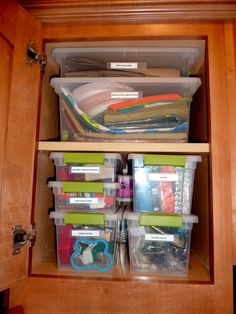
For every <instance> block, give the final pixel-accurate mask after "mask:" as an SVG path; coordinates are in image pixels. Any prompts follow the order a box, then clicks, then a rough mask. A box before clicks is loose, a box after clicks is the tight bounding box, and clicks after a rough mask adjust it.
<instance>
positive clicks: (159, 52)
mask: <svg viewBox="0 0 236 314" xmlns="http://www.w3.org/2000/svg"><path fill="white" fill-rule="evenodd" d="M52 57H53V58H54V59H55V61H56V62H57V63H58V64H59V65H60V68H61V76H77V77H78V76H89V75H90V76H95V75H96V76H99V75H100V76H108V75H110V76H119V75H120V76H122V75H123V76H124V75H127V74H126V73H125V72H131V74H132V73H134V74H136V75H145V74H146V75H150V76H152V75H158V76H161V75H162V76H175V75H181V76H187V75H189V74H190V73H191V69H192V68H193V67H194V65H195V64H196V63H197V62H199V57H200V51H199V48H196V47H175V46H174V47H165V46H162V47H161V46H159V47H155V46H149V47H148V46H145V47H142V46H136V47H128V46H126V47H77V48H54V49H53V50H52ZM150 69H151V70H153V69H155V70H157V69H158V70H159V71H143V70H150ZM131 74H130V75H131Z"/></svg>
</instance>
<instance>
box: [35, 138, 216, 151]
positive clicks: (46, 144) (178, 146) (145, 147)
mask: <svg viewBox="0 0 236 314" xmlns="http://www.w3.org/2000/svg"><path fill="white" fill-rule="evenodd" d="M38 150H39V151H68V150H70V151H101V152H105V151H110V152H117V151H121V152H163V153H164V152H169V153H172V152H173V153H209V152H210V145H209V143H151V142H102V143H101V142H51V141H40V142H38Z"/></svg>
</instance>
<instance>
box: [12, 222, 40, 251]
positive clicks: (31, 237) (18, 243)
mask: <svg viewBox="0 0 236 314" xmlns="http://www.w3.org/2000/svg"><path fill="white" fill-rule="evenodd" d="M35 241H36V230H35V224H32V225H30V230H29V232H26V231H25V230H24V229H22V226H21V225H16V226H15V227H14V228H13V245H12V255H16V254H19V253H20V250H21V248H22V247H23V246H24V245H25V244H27V245H28V246H29V247H31V246H33V245H34V244H35Z"/></svg>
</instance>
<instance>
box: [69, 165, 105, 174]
mask: <svg viewBox="0 0 236 314" xmlns="http://www.w3.org/2000/svg"><path fill="white" fill-rule="evenodd" d="M99 172H100V167H86V166H84V167H78V166H73V167H71V173H99Z"/></svg>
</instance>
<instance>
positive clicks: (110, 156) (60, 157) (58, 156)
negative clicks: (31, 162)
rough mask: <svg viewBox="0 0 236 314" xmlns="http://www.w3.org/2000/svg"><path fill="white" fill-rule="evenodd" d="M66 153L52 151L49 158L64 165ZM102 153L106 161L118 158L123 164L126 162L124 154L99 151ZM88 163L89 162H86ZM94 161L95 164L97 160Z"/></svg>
mask: <svg viewBox="0 0 236 314" xmlns="http://www.w3.org/2000/svg"><path fill="white" fill-rule="evenodd" d="M65 154H68V153H65V152H52V153H50V155H49V158H50V159H53V160H57V165H64V156H65ZM69 154H77V153H69ZM79 154H80V153H79ZM86 154H90V155H91V153H86ZM92 154H93V153H92ZM100 154H102V155H103V158H104V160H105V161H109V160H113V161H115V160H116V161H118V162H120V163H122V165H123V164H124V161H123V159H122V156H121V154H119V153H99V155H100ZM93 155H94V157H96V155H97V153H94V154H93ZM86 163H88V162H86ZM93 163H94V164H95V163H96V162H93Z"/></svg>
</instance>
